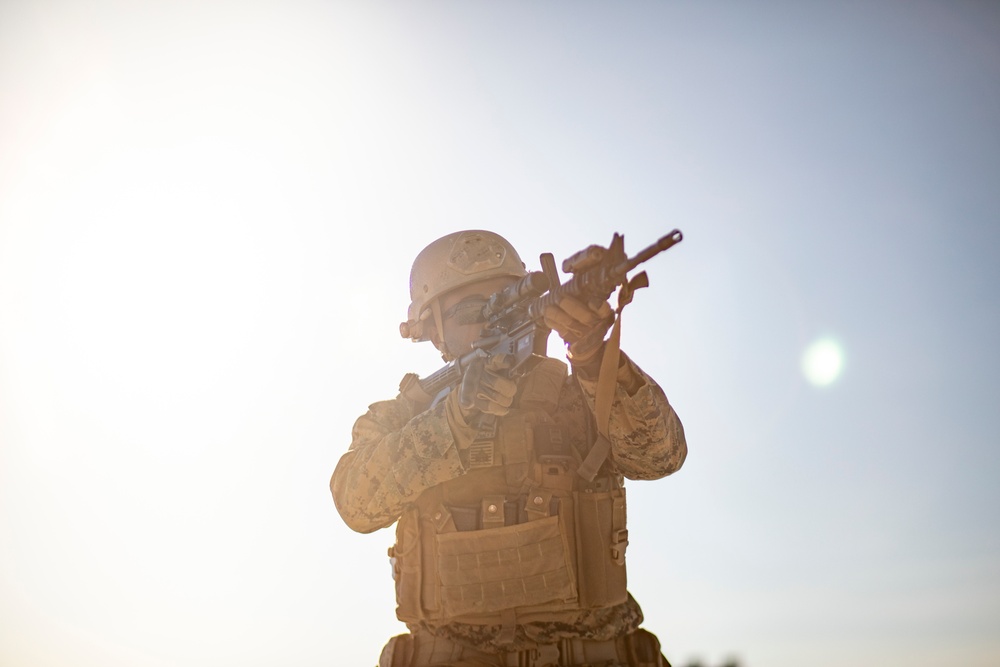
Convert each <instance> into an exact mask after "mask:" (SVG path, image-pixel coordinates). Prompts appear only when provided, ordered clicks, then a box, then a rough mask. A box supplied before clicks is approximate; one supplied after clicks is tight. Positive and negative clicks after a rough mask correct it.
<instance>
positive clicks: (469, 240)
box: [448, 232, 507, 274]
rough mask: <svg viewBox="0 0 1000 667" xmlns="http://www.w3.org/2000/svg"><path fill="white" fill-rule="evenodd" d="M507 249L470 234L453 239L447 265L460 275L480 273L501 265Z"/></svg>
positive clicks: (475, 234) (493, 241) (494, 241)
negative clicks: (453, 243) (453, 242)
mask: <svg viewBox="0 0 1000 667" xmlns="http://www.w3.org/2000/svg"><path fill="white" fill-rule="evenodd" d="M506 254H507V249H506V248H504V247H503V245H502V244H500V243H499V242H497V241H496V240H494V239H491V238H488V237H486V236H484V235H483V234H479V233H477V232H471V233H466V234H462V235H460V236H459V237H458V238H457V239H455V245H453V246H452V248H451V255H450V256H449V257H448V265H449V266H451V267H452V268H453V269H455V270H456V271H460V272H461V273H466V274H468V273H480V272H482V271H485V270H487V269H493V268H496V267H499V266H501V265H502V264H503V258H504V255H506Z"/></svg>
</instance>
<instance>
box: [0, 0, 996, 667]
mask: <svg viewBox="0 0 1000 667" xmlns="http://www.w3.org/2000/svg"><path fill="white" fill-rule="evenodd" d="M463 228H485V229H492V230H495V231H498V232H500V233H502V234H504V235H505V236H506V237H507V238H508V239H510V240H511V241H512V242H513V243H514V244H515V245H516V246H517V247H518V248H519V249H520V251H521V254H522V257H523V258H524V259H525V261H526V262H527V263H528V265H529V268H532V269H535V268H538V262H537V260H538V255H539V254H540V253H543V252H552V253H554V254H555V255H556V258H557V260H561V259H563V258H565V257H566V256H568V255H569V254H571V253H572V252H574V251H576V250H579V249H581V248H583V247H585V246H587V245H590V244H592V243H602V244H606V243H607V242H608V241H610V239H611V236H612V234H613V233H614V232H620V233H622V234H624V236H625V242H626V248H627V249H628V250H629V251H631V252H632V253H634V252H636V251H638V250H639V249H641V248H642V247H644V246H646V245H648V244H650V243H652V242H653V241H655V240H656V239H657V238H659V237H660V236H662V235H663V234H666V233H667V232H669V231H670V230H671V229H674V228H679V229H681V230H682V231H683V233H684V237H685V238H684V241H683V242H682V243H681V244H680V245H678V246H676V247H675V248H673V249H671V250H670V251H668V252H667V253H665V254H663V255H661V256H658V257H656V258H655V259H654V260H652V261H651V262H650V263H649V264H648V265H647V267H646V268H647V270H648V273H649V277H650V282H651V286H650V288H649V289H647V290H643V291H642V292H640V293H639V294H637V296H636V300H635V302H634V303H633V305H631V306H630V307H629V309H628V310H626V312H625V317H624V323H623V343H622V345H623V348H624V349H625V350H626V351H627V352H628V353H629V354H630V355H631V356H632V357H633V358H634V359H635V360H636V361H637V362H638V363H639V364H640V365H641V366H642V367H643V368H644V369H646V370H647V371H649V372H650V373H651V374H652V375H653V376H654V377H656V378H657V379H658V380H659V382H660V383H661V385H662V386H663V387H664V389H665V390H666V392H667V394H668V396H669V397H670V400H671V402H672V403H673V404H674V406H675V407H676V409H677V411H678V413H679V414H680V416H681V419H682V420H683V422H684V425H685V428H686V431H687V435H688V441H689V447H690V454H689V457H688V460H687V463H686V464H685V466H684V468H683V469H682V470H681V471H680V472H678V473H677V474H675V475H673V476H671V477H668V478H666V479H664V480H660V481H656V482H638V483H632V484H631V485H630V486H629V511H630V518H629V522H630V526H629V527H630V547H629V555H628V559H629V576H630V588H631V590H632V592H633V594H634V595H635V597H636V598H637V599H638V601H639V603H640V604H641V605H642V607H643V610H644V612H645V615H646V627H648V628H649V629H650V630H652V631H653V632H655V633H656V634H657V635H658V636H659V637H660V639H661V641H662V643H663V645H664V651H665V653H666V655H667V657H668V658H669V659H670V660H671V661H672V662H673V663H674V664H675V665H678V666H679V667H680V666H682V665H684V664H685V663H687V662H688V661H692V660H701V661H703V662H704V663H706V664H708V665H715V664H717V663H721V662H722V661H723V660H726V659H728V658H731V657H734V658H738V659H739V660H740V661H741V664H742V665H743V666H744V667H799V666H800V665H806V664H807V665H810V667H833V666H834V665H842V664H848V663H849V664H857V665H873V666H874V665H880V666H881V665H903V664H905V665H907V666H908V667H936V666H938V665H944V664H949V665H963V666H965V667H987V666H989V667H993V666H995V665H997V664H998V663H1000V521H998V519H1000V516H998V515H1000V484H998V483H997V478H998V476H1000V437H998V435H997V433H998V430H997V427H996V405H995V404H996V402H997V399H998V398H1000V353H998V351H997V344H996V341H997V340H998V339H1000V298H998V296H997V289H998V288H1000V262H998V261H997V257H996V256H997V248H998V244H1000V6H998V5H996V4H995V3H991V2H944V1H941V2H929V1H920V0H915V1H911V2H887V1H879V2H871V1H866V2H829V3H815V2H814V3H802V2H783V3H778V2H757V3H739V2H726V3H720V2H699V3H695V2H655V3H654V2H623V3H598V2H572V3H571V2H561V1H550V2H492V3H488V2H406V3H404V2H394V3H389V2H354V3H344V2H342V3H332V2H318V1H317V2H297V1H286V2H280V3H279V2H273V3H272V2H253V3H236V2H230V3H202V2H190V3H185V2H145V3H125V2H118V3H116V2H111V1H102V2H94V3H71V2H26V1H25V2H18V1H10V2H5V3H3V4H0V663H2V664H3V665H5V666H7V665H10V666H12V667H21V666H25V667H27V666H31V667H36V666H42V667H47V666H63V665H72V666H73V667H77V666H81V667H85V666H90V665H92V666H94V667H118V666H121V667H126V666H127V667H167V666H184V667H218V666H219V665H237V664H238V665H244V666H248V667H250V666H261V667H266V666H270V665H277V664H281V665H302V666H311V665H316V666H319V665H374V664H375V662H376V660H377V657H378V653H379V651H380V649H381V647H382V645H383V644H384V643H385V641H386V640H387V639H388V637H390V636H391V635H392V634H396V633H398V632H401V631H403V628H402V626H401V624H399V623H398V622H397V621H396V620H395V616H394V601H393V591H392V582H391V579H390V577H389V565H388V562H387V558H386V555H385V553H386V548H387V547H388V546H389V545H390V544H391V543H392V539H393V535H392V531H391V530H382V531H378V532H376V533H374V534H371V535H360V534H356V533H353V532H352V531H350V530H349V529H348V528H346V526H344V525H343V523H342V522H341V521H340V518H339V516H338V515H337V513H336V510H335V509H334V506H333V503H332V500H331V499H330V496H329V491H328V488H327V483H328V480H329V476H330V474H331V472H332V471H333V468H334V466H335V465H336V462H337V460H338V458H339V456H340V455H341V454H342V453H343V451H345V450H346V448H347V446H348V444H349V442H350V429H351V425H352V423H353V421H354V419H355V418H356V417H357V416H359V415H360V414H362V413H363V412H364V411H365V409H366V407H367V405H368V404H369V403H371V402H374V401H376V400H381V399H385V398H390V397H392V396H394V395H395V393H396V388H397V385H398V382H399V379H400V378H401V377H402V375H403V374H404V373H405V372H408V371H414V372H417V373H420V374H423V375H426V374H428V373H430V372H433V371H434V370H436V368H437V367H438V366H439V365H440V360H439V358H438V357H437V355H436V353H435V352H434V350H433V349H431V348H430V347H429V346H428V345H413V344H411V343H409V342H408V341H406V340H403V339H401V338H399V336H398V330H397V326H398V323H399V322H400V321H401V320H402V319H404V318H405V313H406V306H407V303H408V297H407V293H406V289H407V276H408V273H409V268H410V262H411V261H412V258H413V256H414V254H415V253H416V252H417V251H419V249H420V248H422V247H423V246H424V245H425V244H427V243H429V242H430V241H432V240H434V239H436V238H438V237H439V236H441V235H443V234H446V233H449V232H451V231H455V230H458V229H463ZM819 341H825V344H826V345H827V348H826V349H827V350H828V351H829V352H828V356H827V357H826V362H825V365H824V364H820V367H819V368H818V369H817V368H815V367H813V368H805V367H804V366H803V364H804V358H805V357H806V356H807V350H808V349H810V346H812V345H813V344H815V343H817V342H819ZM553 343H554V341H553ZM550 349H551V350H552V352H553V354H555V355H561V351H560V349H559V346H558V345H557V344H553V345H552V346H551V347H550ZM810 371H811V372H813V373H815V372H817V371H825V373H826V374H825V376H822V375H823V374H822V373H821V376H822V377H820V378H819V380H821V381H822V382H826V384H823V383H822V382H820V381H817V379H816V376H815V375H810ZM810 378H812V379H810Z"/></svg>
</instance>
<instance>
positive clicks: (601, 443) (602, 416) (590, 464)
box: [576, 309, 622, 482]
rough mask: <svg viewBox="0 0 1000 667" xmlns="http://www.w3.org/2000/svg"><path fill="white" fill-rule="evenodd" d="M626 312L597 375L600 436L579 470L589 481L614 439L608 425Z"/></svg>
mask: <svg viewBox="0 0 1000 667" xmlns="http://www.w3.org/2000/svg"><path fill="white" fill-rule="evenodd" d="M621 323H622V314H621V309H619V311H618V317H616V318H615V323H614V325H613V326H612V327H611V336H610V337H609V338H608V342H607V345H605V346H604V356H603V357H602V358H601V370H600V373H599V374H598V376H597V395H596V397H595V399H594V416H595V417H596V418H597V439H596V440H595V441H594V444H593V445H592V446H591V448H590V451H589V452H588V453H587V458H585V459H584V460H583V463H582V464H580V467H579V468H577V471H576V472H577V474H578V475H580V477H583V478H584V479H585V480H587V481H588V482H592V481H594V477H596V476H597V471H598V470H600V469H601V466H602V465H604V461H605V459H607V458H608V454H609V453H610V452H611V440H610V439H609V437H608V425H609V423H610V422H611V404H612V403H613V402H614V398H615V388H616V387H617V386H618V358H619V351H620V349H621V332H622V327H621Z"/></svg>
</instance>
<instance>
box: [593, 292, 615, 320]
mask: <svg viewBox="0 0 1000 667" xmlns="http://www.w3.org/2000/svg"><path fill="white" fill-rule="evenodd" d="M587 306H589V307H590V309H591V310H592V311H594V312H595V313H596V314H597V317H598V319H601V320H604V319H607V318H609V317H611V315H612V314H613V313H614V310H613V309H612V308H611V304H610V303H608V302H607V300H606V299H602V298H600V297H596V296H592V297H590V300H589V301H587Z"/></svg>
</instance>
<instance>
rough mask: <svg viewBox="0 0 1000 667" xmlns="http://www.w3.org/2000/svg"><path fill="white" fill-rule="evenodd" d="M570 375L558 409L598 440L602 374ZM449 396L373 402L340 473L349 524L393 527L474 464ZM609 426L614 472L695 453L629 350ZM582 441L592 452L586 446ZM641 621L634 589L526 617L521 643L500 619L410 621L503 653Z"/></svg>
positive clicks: (575, 439) (335, 482)
mask: <svg viewBox="0 0 1000 667" xmlns="http://www.w3.org/2000/svg"><path fill="white" fill-rule="evenodd" d="M548 362H550V363H557V364H561V363H562V362H558V361H556V360H548ZM562 377H565V379H564V381H563V382H562V385H561V386H557V387H553V389H554V390H555V393H556V394H557V395H558V400H557V404H556V405H555V409H554V411H553V413H552V417H553V418H554V420H555V421H556V423H557V424H558V425H559V426H560V427H561V428H562V429H563V431H564V432H565V433H566V435H567V438H568V440H569V442H572V443H592V442H593V440H594V437H595V435H596V432H597V429H596V424H595V420H594V417H593V406H594V401H595V395H596V385H597V382H596V378H594V379H590V378H588V377H586V376H585V374H584V375H581V374H580V373H577V374H574V375H565V372H564V373H563V375H562ZM519 399H520V397H519ZM449 405H450V401H448V400H444V401H441V402H439V403H437V404H436V405H434V406H433V407H428V405H427V403H426V402H424V401H421V400H418V399H414V398H412V397H411V396H408V395H407V394H406V393H405V392H403V393H401V394H400V395H399V396H397V397H396V398H395V399H392V400H388V401H382V402H378V403H375V404H373V405H371V406H370V407H369V410H368V412H367V413H366V414H365V415H363V416H361V417H360V418H359V419H358V420H357V421H356V423H355V425H354V428H353V432H352V442H351V445H350V449H349V450H348V451H347V452H346V453H345V454H344V455H343V456H342V457H341V459H340V462H339V463H338V465H337V467H336V470H335V471H334V474H333V477H332V479H331V481H330V487H331V490H332V492H333V497H334V501H335V502H336V505H337V509H338V511H339V512H340V514H341V516H342V517H343V519H344V521H345V522H346V523H347V525H348V526H350V527H351V528H352V529H354V530H356V531H359V532H366V533H367V532H372V531H374V530H377V529H379V528H385V527H388V526H390V525H392V524H393V523H394V522H395V521H396V520H397V519H399V518H400V515H401V514H402V512H403V510H404V508H405V507H406V506H407V504H408V503H411V502H413V501H414V500H416V498H417V497H418V496H419V495H420V494H421V493H422V492H423V491H425V490H426V489H429V488H431V487H434V486H436V485H439V484H447V483H448V482H449V481H451V480H455V479H457V478H459V477H461V476H462V475H464V474H465V473H466V472H468V471H469V468H468V467H467V466H466V462H465V461H466V459H467V457H465V456H463V454H465V451H464V445H467V443H468V442H470V441H471V440H472V437H473V435H474V429H472V427H470V426H468V425H467V424H465V423H464V422H462V421H461V420H460V419H459V418H457V417H456V415H455V412H456V411H455V410H449ZM608 435H609V439H610V441H611V452H610V454H609V456H608V459H607V461H606V462H605V464H604V466H605V471H606V472H608V473H612V474H613V473H617V474H620V475H623V476H624V477H626V478H629V479H643V480H651V479H659V478H661V477H664V476H666V475H669V474H670V473H672V472H675V471H676V470H678V469H679V468H680V467H681V465H682V464H683V462H684V459H685V456H686V454H687V445H686V441H685V438H684V430H683V427H682V425H681V422H680V420H679V419H678V417H677V415H676V413H675V412H674V410H673V408H672V407H671V406H670V403H669V402H668V400H667V397H666V395H665V394H664V392H663V390H662V389H661V388H660V386H659V385H658V384H657V383H656V382H654V381H653V380H652V379H651V378H650V377H649V376H648V375H646V374H645V373H644V372H643V371H642V370H641V369H640V368H639V367H638V366H637V365H636V364H635V363H634V362H632V361H631V359H629V358H628V357H627V356H626V355H625V354H622V355H621V363H620V366H619V373H618V386H617V388H616V390H615V398H614V402H613V405H612V411H611V419H610V425H609V432H608ZM577 447H578V449H581V451H580V454H581V457H585V455H586V453H587V452H586V451H582V449H583V448H584V447H585V445H581V444H577ZM641 622H642V612H641V610H640V608H639V605H638V604H637V603H636V602H635V600H634V599H633V598H632V596H631V595H629V596H628V599H627V600H626V602H624V603H623V604H620V605H616V606H612V607H609V608H605V609H596V610H586V611H579V612H576V617H575V619H574V620H572V621H569V622H567V621H565V620H561V621H560V622H558V623H555V622H533V623H528V624H524V625H518V626H517V628H516V635H515V640H514V644H513V645H511V644H510V643H504V644H503V645H502V646H501V643H500V641H499V636H500V632H501V628H500V627H499V626H490V625H468V624H460V623H454V622H448V623H443V624H440V625H436V626H434V627H431V626H429V625H427V624H424V626H423V627H422V628H418V627H411V628H410V629H411V632H420V631H422V630H423V631H429V632H432V633H434V634H436V635H438V636H442V637H446V638H449V639H452V640H454V641H456V642H459V643H461V644H464V645H467V646H471V647H473V648H476V649H479V650H482V651H486V652H498V651H500V650H511V649H513V650H517V649H518V648H519V647H529V646H532V645H533V644H534V643H542V644H547V643H552V642H553V641H556V640H558V639H560V638H567V637H587V638H590V639H597V640H603V639H611V638H614V637H616V636H620V635H622V634H623V633H626V632H630V631H632V630H635V629H636V628H638V627H639V625H640V624H641Z"/></svg>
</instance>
